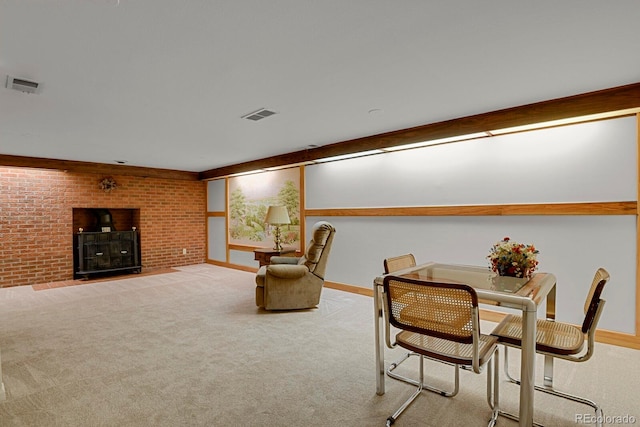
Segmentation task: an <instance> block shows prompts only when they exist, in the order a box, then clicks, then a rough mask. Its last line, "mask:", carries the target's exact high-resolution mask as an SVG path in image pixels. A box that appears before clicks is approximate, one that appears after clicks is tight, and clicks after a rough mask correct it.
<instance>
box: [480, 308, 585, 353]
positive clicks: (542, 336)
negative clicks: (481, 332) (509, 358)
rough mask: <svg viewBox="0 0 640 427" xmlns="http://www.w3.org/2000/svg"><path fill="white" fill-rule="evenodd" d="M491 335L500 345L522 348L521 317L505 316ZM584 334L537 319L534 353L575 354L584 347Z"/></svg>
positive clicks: (576, 329)
mask: <svg viewBox="0 0 640 427" xmlns="http://www.w3.org/2000/svg"><path fill="white" fill-rule="evenodd" d="M491 335H493V336H495V337H497V338H498V340H499V341H500V342H501V343H504V344H509V345H512V346H516V347H521V346H522V317H521V316H517V315H514V314H510V315H508V316H506V317H505V318H504V319H503V320H502V322H500V323H499V324H498V326H496V327H495V329H494V330H493V331H492V332H491ZM584 341H585V334H584V333H582V330H581V329H580V328H578V327H576V326H573V325H570V324H567V323H562V322H552V321H549V320H544V319H538V320H537V322H536V351H539V352H543V353H552V354H561V355H568V354H577V353H580V352H581V351H582V348H583V347H584Z"/></svg>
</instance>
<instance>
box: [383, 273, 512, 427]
mask: <svg viewBox="0 0 640 427" xmlns="http://www.w3.org/2000/svg"><path fill="white" fill-rule="evenodd" d="M390 281H401V282H404V283H410V284H412V285H418V286H425V287H431V288H456V289H462V290H464V291H465V292H467V293H469V294H470V295H472V296H473V297H472V300H473V304H472V306H471V307H470V316H469V317H470V321H471V331H470V336H471V338H470V339H471V341H470V343H469V344H470V345H471V348H472V356H471V359H470V361H469V365H470V366H469V370H472V371H473V372H475V373H478V374H479V373H481V368H482V367H483V366H481V364H480V358H481V354H480V344H479V343H480V340H481V336H482V335H481V334H480V320H479V319H480V318H479V311H478V302H477V297H476V296H475V290H473V288H471V287H469V286H467V285H458V284H450V283H436V282H427V281H422V280H415V279H407V278H402V277H397V276H386V277H385V279H384V291H383V298H384V302H385V303H384V304H383V309H384V313H385V319H386V321H385V340H386V345H387V347H389V348H395V347H396V346H398V345H400V346H401V347H404V346H405V345H406V344H403V343H402V342H398V341H397V340H398V338H399V337H400V336H401V335H402V334H403V333H407V332H412V333H414V334H417V335H419V336H423V337H425V336H426V337H436V338H439V339H441V340H444V341H449V342H451V343H458V344H459V343H463V342H466V341H460V340H458V339H456V338H455V337H452V336H447V334H446V333H445V334H444V335H442V333H441V332H438V331H436V330H431V329H429V328H428V327H425V326H419V325H407V324H405V325H402V324H398V321H397V320H396V318H395V316H394V315H392V314H391V306H392V304H393V301H392V298H391V297H390V296H389V282H390ZM427 293H428V292H427ZM442 310H446V308H445V309H442ZM438 323H440V324H444V323H446V322H445V321H438ZM392 324H393V326H395V327H397V328H399V329H400V330H401V332H400V333H398V334H397V335H396V341H394V342H392V341H391V325H392ZM467 324H468V323H467ZM482 337H485V338H487V337H489V336H486V335H484V336H482ZM486 345H489V346H490V347H489V350H485V351H486V354H484V356H485V360H484V362H483V363H484V364H485V365H487V403H488V404H489V407H490V408H491V410H492V415H491V418H490V419H489V422H488V425H489V426H490V427H492V426H494V425H495V423H496V421H497V418H498V415H499V413H500V407H499V377H500V374H499V354H498V350H497V342H496V341H493V340H491V339H489V341H488V344H486ZM424 350H425V352H427V351H429V349H426V348H424ZM414 354H415V355H419V356H420V369H419V375H420V378H419V380H418V381H415V380H411V379H408V378H406V380H405V379H404V378H405V377H401V378H403V381H405V382H408V383H409V384H412V385H414V386H417V389H416V390H415V391H414V393H413V394H412V395H411V396H410V397H409V398H408V399H407V400H406V401H405V402H404V403H403V404H402V406H400V408H398V409H397V410H396V411H395V412H394V413H393V415H391V416H389V417H388V418H387V423H386V425H387V426H391V425H392V424H394V423H395V421H396V420H397V418H398V417H399V416H400V414H402V412H404V410H405V409H407V408H408V407H409V405H411V403H413V401H414V400H415V399H416V398H417V397H418V396H419V395H420V393H421V392H422V391H423V390H428V391H435V392H437V393H438V394H441V395H443V396H448V397H450V396H453V395H455V394H457V392H458V389H459V381H458V379H459V370H458V366H459V365H458V364H455V363H450V362H448V361H447V358H450V357H454V356H449V357H448V356H446V355H442V359H440V358H436V357H428V356H426V355H425V354H422V353H418V352H415V351H414V352H410V353H408V354H407V355H406V356H405V357H404V358H403V359H402V360H403V361H404V360H406V359H407V358H409V357H410V356H411V355H414ZM425 358H429V359H431V360H435V361H438V362H442V363H445V364H449V365H454V366H456V370H455V372H456V385H455V390H454V392H452V393H447V392H443V391H442V390H439V389H436V388H433V387H430V386H427V385H425V384H424V359H425ZM491 359H493V361H492V360H491ZM492 362H493V363H492ZM392 366H393V365H392ZM460 366H462V365H460ZM395 367H397V365H395V366H393V368H390V369H389V370H388V371H387V373H388V374H389V371H390V370H391V371H392V370H393V369H395ZM390 376H391V377H392V378H395V376H393V375H390Z"/></svg>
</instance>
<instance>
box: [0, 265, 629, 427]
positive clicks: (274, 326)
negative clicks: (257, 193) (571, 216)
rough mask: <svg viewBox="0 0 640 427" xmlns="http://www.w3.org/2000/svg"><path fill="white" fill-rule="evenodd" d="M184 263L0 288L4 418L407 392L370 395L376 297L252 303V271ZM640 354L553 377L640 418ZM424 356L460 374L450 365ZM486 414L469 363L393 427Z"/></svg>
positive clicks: (244, 422)
mask: <svg viewBox="0 0 640 427" xmlns="http://www.w3.org/2000/svg"><path fill="white" fill-rule="evenodd" d="M178 270H180V271H178V272H174V273H170V274H160V275H154V276H147V277H137V276H132V277H131V278H129V279H121V280H115V281H107V282H100V283H91V284H86V285H81V286H71V287H61V288H54V289H48V290H44V291H38V292H36V291H34V290H33V289H32V287H31V286H28V287H18V288H8V289H0V350H1V352H2V353H1V354H2V371H3V377H4V378H3V379H4V383H5V387H6V393H7V399H6V401H4V402H2V403H0V425H1V426H383V425H384V424H385V420H386V418H387V416H388V415H390V414H391V413H392V412H393V411H394V410H395V409H396V407H397V406H398V405H399V404H400V403H401V402H402V401H403V400H404V399H405V398H406V397H408V396H409V394H410V393H411V391H412V390H411V388H410V386H407V385H406V384H402V383H398V382H395V381H393V380H387V393H386V394H385V395H384V396H377V395H376V393H375V369H374V345H373V321H372V317H373V308H372V299H371V298H370V297H366V296H361V295H355V294H350V293H345V292H341V291H337V290H333V289H325V290H324V291H323V296H322V302H321V304H320V306H319V307H318V308H317V309H313V310H305V311H299V312H280V313H268V312H264V311H260V310H258V309H257V308H256V307H255V304H254V288H255V285H254V281H253V278H254V276H253V274H250V273H246V272H242V271H236V270H229V269H225V268H221V267H216V266H211V265H197V266H189V267H181V268H178ZM607 308H610V307H607ZM491 326H492V325H491V324H489V323H483V327H484V328H485V329H487V330H488V329H489V328H490V327H491ZM399 352H400V350H394V351H389V352H388V354H387V360H393V358H394V357H397V355H398V354H399ZM513 353H514V354H513V355H512V356H513V357H514V358H515V357H517V354H515V352H513ZM639 356H640V352H639V351H636V350H629V349H625V348H619V347H613V346H608V345H598V348H597V350H596V355H595V356H594V358H593V359H592V360H591V361H589V362H587V363H583V364H568V363H567V362H564V363H563V362H558V363H557V365H556V366H557V368H556V381H557V385H559V386H561V387H562V388H564V389H570V390H579V391H580V392H582V393H584V394H586V395H588V396H591V397H593V398H594V399H596V400H599V401H600V402H601V403H602V406H603V407H604V410H605V415H607V416H624V415H629V416H633V417H635V418H636V423H640V410H639V409H638V391H640V390H639V387H640V386H639V384H640V372H639V370H638V368H637V366H638V364H637V361H638V357H639ZM428 367H429V372H430V373H433V374H434V375H436V376H437V377H439V378H444V379H449V377H451V376H452V372H451V369H452V368H450V367H447V366H443V365H441V364H436V363H433V362H432V363H429V365H428ZM406 369H408V370H412V371H415V366H414V367H411V366H408V367H407V368H406ZM434 381H435V380H434ZM501 385H502V389H501V391H502V400H503V406H506V407H507V408H509V409H511V410H513V411H515V410H516V405H517V395H518V389H517V387H516V386H512V385H509V384H506V383H504V382H503V383H502V384H501ZM535 406H536V420H538V421H540V422H542V423H544V424H546V425H550V426H575V425H576V422H575V417H576V414H582V413H590V412H589V411H588V409H587V408H585V407H582V406H580V405H574V404H569V403H565V402H564V401H562V400H561V399H557V398H552V397H548V396H546V395H538V394H537V395H536V404H535ZM489 412H490V411H489V408H488V406H487V405H486V402H485V376H484V375H475V374H472V373H469V372H462V373H461V391H460V394H459V395H458V396H456V397H454V398H451V399H447V398H444V397H441V396H438V395H435V394H433V393H428V392H425V393H424V394H423V396H420V397H419V399H418V400H417V401H416V402H415V403H414V404H413V405H412V406H411V407H410V408H409V409H408V410H407V411H406V413H405V414H404V415H402V416H401V417H400V419H399V420H398V421H397V423H396V425H398V426H461V425H465V426H483V425H486V421H487V419H488V416H489ZM498 425H502V426H513V425H516V423H515V422H513V421H510V420H506V419H500V420H499V422H498Z"/></svg>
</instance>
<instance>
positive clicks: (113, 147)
mask: <svg viewBox="0 0 640 427" xmlns="http://www.w3.org/2000/svg"><path fill="white" fill-rule="evenodd" d="M638 22H640V1H638V0H616V1H602V0H562V1H558V0H536V1H528V2H525V1H514V0H483V1H478V0H441V1H435V0H322V1H320V0H271V1H264V0H209V1H207V0H182V1H179V0H119V1H118V0H0V81H1V82H2V87H1V88H0V154H7V155H19V156H32V157H44V158H55V159H64V160H80V161H89V162H100V163H115V161H116V160H125V161H127V162H128V163H127V164H128V165H134V166H147V167H157V168H167V169H177V170H184V171H204V170H208V169H213V168H217V167H221V166H226V165H230V164H235V163H240V162H244V161H248V160H255V159H259V158H263V157H268V156H273V155H277V154H283V153H287V152H292V151H298V150H301V149H304V148H306V147H308V146H309V145H325V144H330V143H334V142H339V141H344V140H349V139H353V138H357V137H363V136H368V135H373V134H377V133H382V132H386V131H392V130H397V129H403V128H407V127H412V126H417V125H422V124H427V123H433V122H438V121H442V120H447V119H452V118H456V117H463V116H467V115H471V114H478V113H483V112H488V111H492V110H497V109H501V108H507V107H512V106H518V105H523V104H528V103H531V102H536V101H544V100H549V99H553V98H558V97H563V96H569V95H575V94H580V93H585V92H590V91H593V90H599V89H605V88H610V87H615V86H620V85H624V84H628V83H637V82H640V44H639V42H640V36H639V35H638V34H639V32H638ZM6 75H11V76H15V77H19V78H24V79H30V80H35V81H37V82H40V83H41V84H42V89H41V92H40V93H39V94H36V95H28V94H24V93H22V92H18V91H15V90H9V89H6V88H5V87H4V82H5V79H6ZM263 107H264V108H268V109H272V110H274V111H276V112H278V114H277V115H275V116H272V117H270V118H267V119H264V120H262V121H259V122H252V121H248V120H243V119H241V118H240V117H241V116H243V115H245V114H247V113H250V112H252V111H254V110H257V109H259V108H263ZM370 110H379V111H377V112H374V113H369V111H370Z"/></svg>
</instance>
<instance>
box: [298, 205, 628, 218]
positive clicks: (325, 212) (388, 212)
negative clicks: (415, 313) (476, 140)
mask: <svg viewBox="0 0 640 427" xmlns="http://www.w3.org/2000/svg"><path fill="white" fill-rule="evenodd" d="M637 213H638V208H637V202H596V203H527V204H515V205H459V206H456V205H453V206H408V207H388V208H331V209H307V210H306V211H305V214H306V215H309V216H506V215H637Z"/></svg>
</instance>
